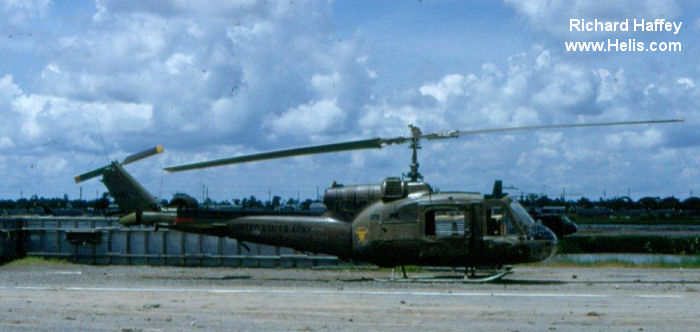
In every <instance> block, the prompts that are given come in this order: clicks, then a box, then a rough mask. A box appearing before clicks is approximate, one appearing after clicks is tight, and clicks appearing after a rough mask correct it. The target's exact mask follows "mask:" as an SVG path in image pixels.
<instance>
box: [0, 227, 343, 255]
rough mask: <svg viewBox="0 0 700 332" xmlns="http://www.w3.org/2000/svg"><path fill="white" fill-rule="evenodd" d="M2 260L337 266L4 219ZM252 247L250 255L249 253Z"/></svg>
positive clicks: (239, 246) (133, 233)
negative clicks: (24, 257) (39, 258)
mask: <svg viewBox="0 0 700 332" xmlns="http://www.w3.org/2000/svg"><path fill="white" fill-rule="evenodd" d="M0 226H2V228H1V229H0V230H1V231H2V233H3V234H6V235H0V250H2V251H0V257H4V258H5V259H12V258H16V257H22V256H24V255H29V256H40V257H62V258H66V259H68V260H71V261H75V262H78V263H86V264H101V265H104V264H126V265H128V264H135V265H143V264H146V265H177V266H245V267H311V266H328V265H337V264H338V263H339V259H338V258H336V257H334V256H326V255H314V254H309V253H305V252H299V251H296V250H293V249H289V248H284V247H276V246H267V245H261V244H255V243H248V242H242V243H239V242H238V241H236V240H234V239H230V238H223V237H216V236H208V235H201V234H189V233H182V232H178V231H173V230H168V229H159V230H157V231H154V230H153V229H152V228H149V227H123V226H122V225H121V224H119V222H118V221H117V218H105V217H41V216H27V217H5V218H0ZM246 247H247V248H249V249H250V251H248V249H246Z"/></svg>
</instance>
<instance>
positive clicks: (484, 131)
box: [420, 119, 685, 140]
mask: <svg viewBox="0 0 700 332" xmlns="http://www.w3.org/2000/svg"><path fill="white" fill-rule="evenodd" d="M683 121H685V120H684V119H670V120H647V121H618V122H592V123H576V124H560V125H540V126H522V127H509V128H492V129H479V130H454V131H449V132H446V133H433V134H425V135H421V136H420V137H421V138H423V139H428V140H433V139H444V138H457V137H460V136H468V135H479V134H490V133H502V132H509V131H521V130H540V129H561V128H576V127H605V126H622V125H641V124H654V123H672V122H683Z"/></svg>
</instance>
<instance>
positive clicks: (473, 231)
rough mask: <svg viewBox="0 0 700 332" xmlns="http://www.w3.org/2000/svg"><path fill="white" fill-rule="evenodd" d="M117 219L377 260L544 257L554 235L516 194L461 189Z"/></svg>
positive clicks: (487, 261) (431, 262)
mask: <svg viewBox="0 0 700 332" xmlns="http://www.w3.org/2000/svg"><path fill="white" fill-rule="evenodd" d="M343 215H345V216H347V214H343ZM137 219H138V220H137ZM123 222H124V223H126V224H129V223H145V224H159V225H161V226H165V227H169V228H174V229H178V230H181V231H185V232H195V233H203V234H210V235H218V236H228V237H231V238H235V239H237V240H239V241H248V242H255V243H262V244H269V245H277V246H285V247H290V248H293V249H297V250H301V251H309V252H315V253H324V254H330V255H335V256H338V257H340V258H343V259H347V260H355V261H363V262H369V263H373V264H377V265H380V266H398V265H427V266H481V265H504V264H516V263H526V262H535V261H540V260H543V259H546V258H547V257H549V256H551V255H552V254H553V253H554V251H555V249H556V243H557V239H556V236H555V235H554V234H553V233H552V232H551V231H550V230H549V229H547V228H546V227H544V226H542V225H540V224H537V223H535V222H534V221H533V220H532V218H531V217H530V216H529V215H528V214H527V212H526V211H525V210H524V209H523V208H522V206H520V204H519V203H518V202H517V201H514V200H512V199H510V198H509V197H507V196H506V197H503V198H498V199H495V198H485V197H484V196H483V195H480V194H475V193H464V192H453V193H432V192H417V193H412V194H409V195H407V196H406V197H404V198H401V199H393V200H382V199H379V200H376V201H374V202H371V203H368V204H367V205H366V206H364V207H363V208H362V209H361V210H359V212H358V213H356V214H355V215H354V216H352V218H351V219H343V218H339V217H338V216H337V215H335V216H334V213H333V212H332V211H331V212H329V213H325V214H323V215H313V214H308V213H291V214H290V213H270V212H265V211H246V210H238V211H207V210H204V209H189V210H188V209H180V210H178V211H177V212H171V213H164V212H144V213H143V214H140V215H138V216H137V215H136V214H131V215H129V216H127V217H125V218H123Z"/></svg>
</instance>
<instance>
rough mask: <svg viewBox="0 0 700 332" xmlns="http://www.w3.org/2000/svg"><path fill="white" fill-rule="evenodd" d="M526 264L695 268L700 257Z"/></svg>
mask: <svg viewBox="0 0 700 332" xmlns="http://www.w3.org/2000/svg"><path fill="white" fill-rule="evenodd" d="M527 266H532V267H538V266H545V267H582V268H603V267H608V268H654V269H677V268H688V269H697V268H700V257H699V256H681V257H680V261H678V262H671V261H668V260H665V259H663V258H662V257H659V258H658V259H654V260H651V261H648V262H641V263H635V262H631V261H628V260H624V259H619V258H606V259H599V260H596V261H585V262H584V261H580V260H576V259H574V258H572V257H562V256H557V257H555V258H554V259H550V260H548V261H545V262H539V263H532V264H527Z"/></svg>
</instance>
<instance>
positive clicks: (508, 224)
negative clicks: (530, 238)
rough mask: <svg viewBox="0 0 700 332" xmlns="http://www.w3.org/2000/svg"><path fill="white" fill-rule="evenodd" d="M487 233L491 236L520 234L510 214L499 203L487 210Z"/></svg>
mask: <svg viewBox="0 0 700 332" xmlns="http://www.w3.org/2000/svg"><path fill="white" fill-rule="evenodd" d="M486 234H487V235H491V236H500V235H518V234H519V232H518V230H517V229H516V228H515V225H514V224H513V221H512V220H511V217H510V214H509V213H506V212H504V211H503V208H502V207H501V206H499V205H496V206H492V207H490V208H489V209H487V210H486Z"/></svg>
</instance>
